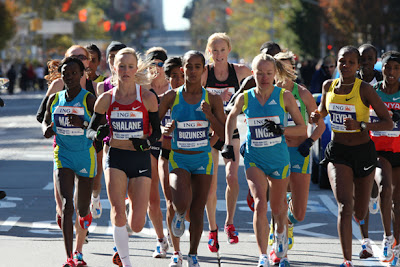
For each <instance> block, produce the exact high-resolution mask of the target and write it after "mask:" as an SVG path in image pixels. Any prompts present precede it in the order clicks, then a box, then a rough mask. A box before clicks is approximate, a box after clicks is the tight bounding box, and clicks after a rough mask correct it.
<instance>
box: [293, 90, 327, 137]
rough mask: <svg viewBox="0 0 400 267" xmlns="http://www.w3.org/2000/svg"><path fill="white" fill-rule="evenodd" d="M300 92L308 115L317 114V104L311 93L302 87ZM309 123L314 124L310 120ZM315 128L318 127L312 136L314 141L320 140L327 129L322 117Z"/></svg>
mask: <svg viewBox="0 0 400 267" xmlns="http://www.w3.org/2000/svg"><path fill="white" fill-rule="evenodd" d="M299 92H300V97H301V99H302V100H303V102H304V104H305V105H306V109H307V114H309V115H311V113H312V112H315V111H316V110H317V108H318V107H317V104H316V103H315V100H314V97H313V96H312V94H311V93H310V91H308V90H307V89H306V88H304V87H302V86H299ZM309 123H312V121H311V120H309ZM315 126H316V128H315V129H314V131H313V132H312V134H311V135H310V138H311V139H312V140H313V141H315V140H317V139H318V138H320V137H321V135H322V134H323V133H324V131H325V128H326V126H325V123H324V121H323V119H322V118H321V117H320V118H319V119H318V121H317V123H316V125H315Z"/></svg>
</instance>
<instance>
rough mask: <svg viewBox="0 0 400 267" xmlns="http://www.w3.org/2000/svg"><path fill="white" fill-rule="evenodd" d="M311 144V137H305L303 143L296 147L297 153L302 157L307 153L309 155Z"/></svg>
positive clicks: (312, 142)
mask: <svg viewBox="0 0 400 267" xmlns="http://www.w3.org/2000/svg"><path fill="white" fill-rule="evenodd" d="M313 144H314V140H312V139H311V138H307V139H306V140H304V142H303V143H301V144H300V145H299V147H298V148H297V151H299V153H300V154H301V155H302V156H303V157H307V156H308V155H310V148H311V146H312V145H313Z"/></svg>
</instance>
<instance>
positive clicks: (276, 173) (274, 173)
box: [272, 171, 281, 176]
mask: <svg viewBox="0 0 400 267" xmlns="http://www.w3.org/2000/svg"><path fill="white" fill-rule="evenodd" d="M272 175H275V176H280V175H281V174H280V173H279V172H278V171H274V172H273V173H272Z"/></svg>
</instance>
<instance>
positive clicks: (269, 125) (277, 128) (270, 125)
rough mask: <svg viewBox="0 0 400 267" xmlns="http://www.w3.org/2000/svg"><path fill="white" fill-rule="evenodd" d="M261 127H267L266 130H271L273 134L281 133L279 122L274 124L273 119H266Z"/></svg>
mask: <svg viewBox="0 0 400 267" xmlns="http://www.w3.org/2000/svg"><path fill="white" fill-rule="evenodd" d="M263 127H265V128H267V130H268V132H271V133H273V134H275V135H283V129H282V127H281V126H279V124H276V123H275V122H274V121H270V120H266V121H265V123H264V125H263Z"/></svg>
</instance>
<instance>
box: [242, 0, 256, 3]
mask: <svg viewBox="0 0 400 267" xmlns="http://www.w3.org/2000/svg"><path fill="white" fill-rule="evenodd" d="M244 1H245V2H246V3H248V4H254V0H244Z"/></svg>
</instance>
